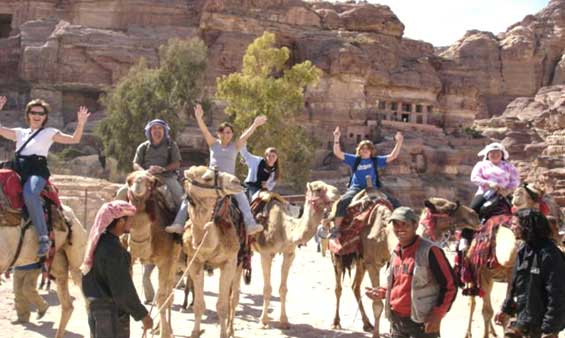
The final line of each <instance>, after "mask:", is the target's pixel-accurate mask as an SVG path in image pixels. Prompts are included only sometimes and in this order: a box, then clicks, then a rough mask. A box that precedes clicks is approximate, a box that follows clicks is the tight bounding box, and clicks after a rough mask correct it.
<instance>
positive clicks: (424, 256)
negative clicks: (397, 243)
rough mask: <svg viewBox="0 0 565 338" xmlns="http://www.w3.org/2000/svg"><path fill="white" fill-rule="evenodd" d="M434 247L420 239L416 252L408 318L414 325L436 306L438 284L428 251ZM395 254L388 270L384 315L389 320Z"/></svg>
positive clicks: (422, 320) (424, 318) (421, 320)
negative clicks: (410, 307)
mask: <svg viewBox="0 0 565 338" xmlns="http://www.w3.org/2000/svg"><path fill="white" fill-rule="evenodd" d="M433 246H436V245H435V244H434V243H432V242H430V241H428V240H427V239H424V238H422V237H420V246H419V247H418V250H417V251H416V257H415V264H414V274H413V276H412V290H411V293H412V294H411V299H412V309H411V311H410V312H411V314H410V318H411V319H412V320H413V321H414V322H416V323H424V322H425V321H426V318H427V316H428V314H429V313H430V312H431V311H432V309H433V308H434V306H435V305H436V304H437V299H438V296H439V284H438V283H437V281H436V280H435V278H434V275H433V273H432V270H431V269H430V261H429V254H430V249H431V248H432V247H433ZM395 257H396V253H394V252H393V253H392V256H391V259H390V262H391V264H390V267H389V270H388V289H387V293H386V315H387V317H388V318H389V319H390V318H391V309H390V289H391V287H392V277H393V276H392V262H393V260H394V258H395Z"/></svg>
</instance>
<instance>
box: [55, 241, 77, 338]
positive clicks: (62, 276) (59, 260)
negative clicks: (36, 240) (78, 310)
mask: <svg viewBox="0 0 565 338" xmlns="http://www.w3.org/2000/svg"><path fill="white" fill-rule="evenodd" d="M51 272H52V273H53V275H54V276H55V278H56V284H57V298H59V302H60V303H61V318H60V319H59V327H58V328H57V333H56V334H55V338H63V336H64V334H65V329H66V327H67V323H68V322H69V319H70V318H71V314H72V313H73V310H74V308H73V301H72V298H71V295H70V293H69V264H68V262H67V258H66V257H65V256H64V255H63V253H61V252H57V253H56V254H55V257H54V258H53V267H52V270H51Z"/></svg>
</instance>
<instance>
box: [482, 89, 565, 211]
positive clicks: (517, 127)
mask: <svg viewBox="0 0 565 338" xmlns="http://www.w3.org/2000/svg"><path fill="white" fill-rule="evenodd" d="M475 127H476V128H477V129H479V130H480V131H482V132H483V134H488V133H491V135H493V139H495V140H497V141H501V142H502V143H503V144H504V145H505V146H506V147H507V149H508V151H509V152H510V156H511V159H512V162H513V163H514V164H515V165H516V166H517V167H518V168H519V170H520V174H521V178H522V180H524V181H526V182H529V183H535V184H538V185H541V186H543V187H544V188H545V190H546V191H547V192H549V193H551V195H552V196H553V197H554V199H555V200H556V202H557V203H558V204H559V205H560V206H562V207H565V184H564V183H565V180H564V178H565V172H564V171H563V168H565V85H558V86H550V87H544V88H542V89H540V90H539V91H538V92H537V94H536V95H535V96H534V97H530V98H518V99H516V100H514V101H513V102H512V103H511V104H510V105H508V108H507V109H506V111H505V112H504V113H503V114H502V115H501V116H500V117H495V118H492V119H489V120H480V121H477V122H476V123H475ZM493 130H496V132H494V133H493V132H492V131H493ZM494 136H495V137H494Z"/></svg>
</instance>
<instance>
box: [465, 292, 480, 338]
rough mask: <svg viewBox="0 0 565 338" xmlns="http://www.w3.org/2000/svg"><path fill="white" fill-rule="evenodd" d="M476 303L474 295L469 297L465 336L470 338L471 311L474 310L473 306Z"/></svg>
mask: <svg viewBox="0 0 565 338" xmlns="http://www.w3.org/2000/svg"><path fill="white" fill-rule="evenodd" d="M476 305H477V303H476V300H475V297H474V296H470V297H469V322H468V323H467V334H466V335H465V338H471V337H472V334H471V324H472V323H473V313H474V312H475V306H476Z"/></svg>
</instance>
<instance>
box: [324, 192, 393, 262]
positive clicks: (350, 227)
mask: <svg viewBox="0 0 565 338" xmlns="http://www.w3.org/2000/svg"><path fill="white" fill-rule="evenodd" d="M379 205H384V206H386V207H387V208H389V209H390V210H392V209H393V208H392V205H391V204H390V202H389V201H386V200H368V201H366V202H363V203H358V204H355V205H353V206H350V207H348V208H347V214H346V215H345V217H344V218H343V221H342V222H341V226H340V236H339V237H338V238H332V239H330V241H329V248H330V251H331V252H332V253H334V254H335V255H340V256H341V255H348V254H351V253H360V252H361V249H362V245H361V244H362V242H361V233H362V232H363V230H364V229H365V228H366V227H367V226H369V223H370V220H371V219H372V217H371V216H372V214H373V212H374V211H375V210H376V208H377V206H379Z"/></svg>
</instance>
